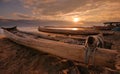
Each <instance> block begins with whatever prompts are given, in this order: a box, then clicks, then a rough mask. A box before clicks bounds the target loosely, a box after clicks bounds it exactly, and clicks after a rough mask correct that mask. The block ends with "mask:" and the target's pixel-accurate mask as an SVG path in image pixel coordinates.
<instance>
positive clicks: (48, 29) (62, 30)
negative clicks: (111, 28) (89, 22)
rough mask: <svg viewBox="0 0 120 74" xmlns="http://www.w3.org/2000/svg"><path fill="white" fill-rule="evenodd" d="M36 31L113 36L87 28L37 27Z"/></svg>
mask: <svg viewBox="0 0 120 74" xmlns="http://www.w3.org/2000/svg"><path fill="white" fill-rule="evenodd" d="M38 31H42V32H48V33H58V34H66V35H97V34H99V33H103V35H111V34H114V33H113V32H108V31H96V30H94V29H87V28H81V29H78V28H56V27H55V28H54V27H53V28H52V27H45V26H39V28H38Z"/></svg>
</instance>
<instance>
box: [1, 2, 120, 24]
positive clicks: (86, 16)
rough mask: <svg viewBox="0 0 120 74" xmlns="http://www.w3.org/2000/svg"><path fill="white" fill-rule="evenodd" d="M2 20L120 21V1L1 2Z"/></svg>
mask: <svg viewBox="0 0 120 74" xmlns="http://www.w3.org/2000/svg"><path fill="white" fill-rule="evenodd" d="M0 18H9V19H41V20H62V21H72V20H73V19H74V18H79V21H80V22H82V21H87V22H104V21H120V0H0Z"/></svg>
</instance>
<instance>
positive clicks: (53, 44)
mask: <svg viewBox="0 0 120 74" xmlns="http://www.w3.org/2000/svg"><path fill="white" fill-rule="evenodd" d="M2 29H3V30H4V34H5V36H6V37H7V38H9V39H10V40H12V41H13V42H16V43H18V44H21V45H24V46H27V47H30V48H34V49H36V50H38V51H42V52H46V53H49V54H52V55H55V56H59V57H62V58H65V59H68V60H73V61H76V62H79V63H82V64H84V59H85V58H84V55H85V54H84V46H82V45H75V44H68V43H63V42H58V41H53V40H49V39H45V38H43V37H41V36H37V35H34V34H32V33H27V32H23V31H19V30H18V29H17V28H16V27H13V28H2ZM117 54H118V52H117V51H115V50H106V49H103V48H98V50H97V51H96V56H95V62H96V63H95V65H96V66H107V67H113V64H114V63H111V61H113V60H114V61H115V60H116V59H114V58H115V57H116V55H117ZM111 59H112V60H111ZM89 63H90V64H91V63H92V60H90V62H89Z"/></svg>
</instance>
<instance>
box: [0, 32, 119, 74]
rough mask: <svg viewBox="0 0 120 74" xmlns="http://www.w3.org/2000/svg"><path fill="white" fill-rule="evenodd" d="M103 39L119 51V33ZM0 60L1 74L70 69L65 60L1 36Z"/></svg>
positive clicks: (38, 73) (52, 72) (48, 73)
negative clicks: (111, 43)
mask: <svg viewBox="0 0 120 74" xmlns="http://www.w3.org/2000/svg"><path fill="white" fill-rule="evenodd" d="M104 38H105V39H106V40H108V41H111V42H113V46H112V48H111V50H118V51H119V50H120V33H115V34H114V35H111V36H105V37H104ZM0 59H1V60H0V73H1V74H12V73H15V74H18V73H21V74H24V73H25V74H58V71H61V72H63V71H66V70H67V69H69V68H70V67H71V66H70V64H69V62H68V60H66V59H62V58H59V57H56V56H53V55H49V54H47V53H43V52H40V51H36V50H34V49H31V48H28V47H25V46H22V45H19V44H16V43H14V42H12V41H11V40H9V39H7V38H5V36H3V35H0ZM80 68H81V67H80ZM84 70H85V69H84ZM84 70H83V73H85V71H84ZM63 74H65V73H63ZM86 74H87V73H86Z"/></svg>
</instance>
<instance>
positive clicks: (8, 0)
mask: <svg viewBox="0 0 120 74" xmlns="http://www.w3.org/2000/svg"><path fill="white" fill-rule="evenodd" d="M10 1H12V0H0V2H4V3H6V2H10Z"/></svg>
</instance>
